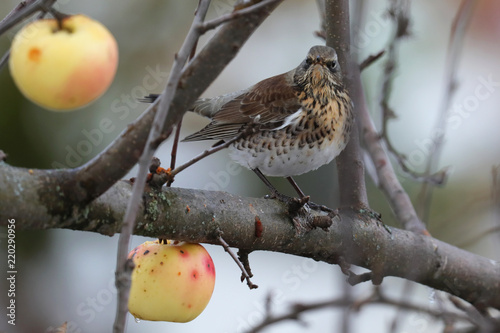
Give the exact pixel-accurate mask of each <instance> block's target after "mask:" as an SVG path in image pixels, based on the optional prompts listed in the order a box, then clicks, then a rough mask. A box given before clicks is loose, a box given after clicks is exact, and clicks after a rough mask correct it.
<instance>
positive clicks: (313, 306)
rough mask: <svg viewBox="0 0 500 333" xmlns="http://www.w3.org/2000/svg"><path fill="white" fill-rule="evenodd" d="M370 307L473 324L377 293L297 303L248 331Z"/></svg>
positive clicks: (458, 316)
mask: <svg viewBox="0 0 500 333" xmlns="http://www.w3.org/2000/svg"><path fill="white" fill-rule="evenodd" d="M368 305H386V306H395V307H399V308H402V309H405V310H407V311H413V312H418V313H423V314H427V315H429V316H432V317H435V318H438V319H439V318H442V317H443V316H447V317H450V318H453V319H455V320H460V321H464V322H471V320H470V317H469V316H466V315H463V314H461V313H457V312H451V311H441V310H435V309H429V308H426V307H422V306H418V305H415V304H411V303H409V302H406V301H399V300H393V299H390V298H388V297H385V296H384V295H383V294H381V293H376V294H374V295H370V296H368V297H366V298H363V299H358V300H355V299H352V298H344V297H342V298H338V299H332V300H327V301H322V302H316V303H309V304H303V303H296V304H293V305H292V306H291V309H290V311H289V312H288V313H285V314H283V315H280V316H267V317H266V318H265V319H264V321H263V322H261V323H260V324H259V325H257V326H255V327H254V328H253V329H252V330H250V331H248V333H257V332H261V331H262V330H263V329H264V328H267V327H269V326H271V325H273V324H276V323H279V322H283V321H287V320H300V315H301V314H303V313H305V312H309V311H313V310H318V309H323V308H329V307H353V308H355V309H356V310H359V309H360V308H362V307H365V306H368ZM483 325H484V324H483ZM480 327H483V326H480Z"/></svg>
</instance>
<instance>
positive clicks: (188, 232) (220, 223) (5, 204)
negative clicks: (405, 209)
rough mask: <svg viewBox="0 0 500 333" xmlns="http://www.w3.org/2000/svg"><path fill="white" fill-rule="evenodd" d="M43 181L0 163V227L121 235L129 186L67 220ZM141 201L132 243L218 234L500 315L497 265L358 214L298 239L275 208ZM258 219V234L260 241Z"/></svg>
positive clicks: (204, 199)
mask: <svg viewBox="0 0 500 333" xmlns="http://www.w3.org/2000/svg"><path fill="white" fill-rule="evenodd" d="M45 177H46V172H45V171H40V170H32V171H31V172H30V171H29V170H27V169H21V168H14V167H11V166H9V165H7V164H5V163H4V162H0V188H1V189H2V190H1V191H0V203H2V208H1V209H0V225H6V224H7V222H8V219H12V218H15V219H16V226H19V227H20V228H24V229H29V230H36V229H49V228H66V229H74V230H87V231H95V232H99V233H101V234H105V235H113V234H114V233H116V232H118V231H119V230H120V227H121V221H122V220H123V216H124V214H125V210H126V206H127V202H128V199H129V197H130V193H131V185H130V184H129V183H128V182H124V181H122V182H119V183H117V184H116V185H114V186H113V187H112V188H111V189H110V190H109V191H107V192H106V193H105V194H104V195H102V196H101V197H99V198H98V199H96V200H95V201H94V202H92V203H91V204H90V205H89V206H88V207H86V208H84V209H82V210H80V211H78V210H75V211H73V212H72V213H71V215H70V216H69V218H64V217H63V216H54V215H53V214H50V213H49V212H47V210H46V209H45V206H44V203H43V202H42V201H41V199H40V198H39V197H38V192H39V187H40V186H43V184H44V178H45ZM145 198H146V201H145V203H144V205H143V207H142V208H143V210H142V214H140V216H139V217H138V223H137V227H136V229H135V231H134V233H135V234H137V235H144V236H151V237H164V238H173V239H178V240H186V241H190V242H203V243H212V244H218V235H219V234H220V232H222V233H223V234H224V239H225V240H226V242H227V243H228V244H229V245H230V246H233V247H238V248H242V249H248V250H266V251H278V252H283V253H289V254H294V255H299V256H304V257H309V258H313V259H315V260H321V261H324V262H328V263H337V262H339V260H341V259H343V260H346V261H347V262H349V263H352V264H355V265H359V266H362V267H365V268H368V269H370V270H372V272H373V276H374V280H376V281H380V280H381V278H382V277H384V276H398V277H402V278H406V279H409V280H413V281H416V282H419V283H422V284H425V285H427V286H429V287H431V288H435V289H439V290H444V291H448V292H450V293H452V294H454V295H456V296H459V297H460V298H463V299H464V300H467V301H469V302H471V303H473V304H474V305H476V306H478V307H482V306H492V307H495V308H497V309H500V263H498V262H495V261H493V260H489V259H486V258H483V257H480V256H477V255H474V254H472V253H469V252H467V251H464V250H461V249H459V248H456V247H454V246H451V245H449V244H446V243H443V242H441V241H439V240H437V239H433V238H432V237H429V236H422V235H419V234H416V233H413V232H409V231H404V230H400V229H395V228H393V229H392V230H391V231H390V232H389V230H388V229H387V228H386V227H384V226H383V225H382V224H381V223H380V221H378V220H376V219H374V218H373V217H372V216H371V215H370V214H367V213H366V212H365V211H363V210H361V211H355V210H350V209H344V210H341V211H340V218H341V220H340V221H337V220H334V223H333V224H332V226H331V227H330V228H329V229H328V231H326V232H325V231H323V230H321V229H315V230H313V231H310V232H308V233H306V234H304V235H302V236H300V237H299V236H297V235H296V233H295V229H294V227H293V225H292V223H291V221H290V218H289V217H288V215H287V214H286V207H284V206H283V205H282V204H281V203H279V202H276V201H274V200H266V199H255V198H244V197H240V196H235V195H231V194H228V193H224V192H210V191H200V190H189V189H180V188H164V189H163V190H162V191H161V192H155V191H153V190H149V192H147V193H146V195H145ZM60 199H61V201H64V200H67V198H65V197H61V198H60ZM187 205H189V210H188V209H186V206H187ZM19 207H24V208H23V209H19ZM256 215H258V216H259V218H260V221H261V222H262V226H263V230H262V234H261V235H260V237H258V238H257V237H256V236H255V216H256Z"/></svg>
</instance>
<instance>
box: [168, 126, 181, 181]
mask: <svg viewBox="0 0 500 333" xmlns="http://www.w3.org/2000/svg"><path fill="white" fill-rule="evenodd" d="M181 126H182V119H181V121H179V123H178V124H177V128H176V129H175V136H174V143H173V145H172V151H171V152H170V170H174V169H175V162H176V161H177V148H178V147H179V137H180V135H181ZM173 182H174V177H170V179H169V180H168V181H167V186H168V187H170V186H171V185H172V183H173Z"/></svg>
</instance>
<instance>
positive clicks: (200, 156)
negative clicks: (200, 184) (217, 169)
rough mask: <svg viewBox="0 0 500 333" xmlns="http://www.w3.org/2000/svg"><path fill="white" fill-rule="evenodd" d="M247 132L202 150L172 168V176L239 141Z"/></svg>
mask: <svg viewBox="0 0 500 333" xmlns="http://www.w3.org/2000/svg"><path fill="white" fill-rule="evenodd" d="M245 133H246V132H241V133H240V134H239V135H238V136H235V137H234V138H232V139H231V140H228V141H226V142H224V143H221V144H220V145H217V146H215V147H211V148H210V149H207V150H205V151H204V152H202V153H200V154H198V155H197V156H195V157H193V158H192V159H191V160H189V161H188V162H186V163H184V164H182V165H181V166H179V167H177V168H175V169H174V170H172V172H170V176H171V178H172V179H173V177H174V176H175V175H177V174H178V173H179V172H181V171H183V170H184V169H187V168H188V167H190V166H191V165H193V164H195V163H196V162H198V161H199V160H201V159H203V158H205V157H207V156H209V155H212V154H215V153H216V152H218V151H219V150H222V149H224V148H227V147H229V146H230V145H232V144H233V143H235V142H236V141H238V140H239V139H241V138H242V137H243V136H244V135H245Z"/></svg>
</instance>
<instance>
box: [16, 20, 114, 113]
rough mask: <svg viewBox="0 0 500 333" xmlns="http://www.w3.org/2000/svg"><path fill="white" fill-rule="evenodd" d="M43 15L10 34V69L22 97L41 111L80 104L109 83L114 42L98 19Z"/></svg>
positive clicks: (112, 72)
mask: <svg viewBox="0 0 500 333" xmlns="http://www.w3.org/2000/svg"><path fill="white" fill-rule="evenodd" d="M61 24H62V28H61V29H60V28H59V27H58V22H57V21H56V20H55V19H44V20H38V21H35V22H33V23H30V24H28V25H26V26H25V27H23V28H22V29H21V30H20V31H19V32H18V33H17V34H16V36H15V37H14V40H13V42H12V47H11V54H10V60H9V68H10V73H11V75H12V77H13V79H14V82H15V83H16V85H17V87H18V88H19V90H21V92H22V93H23V95H24V96H26V97H27V98H28V99H30V100H31V101H33V102H34V103H36V104H38V105H40V106H43V107H45V108H47V109H51V110H57V111H65V110H72V109H76V108H80V107H82V106H85V105H87V104H89V103H90V102H92V101H94V100H95V99H97V98H98V97H99V96H101V95H102V94H103V93H104V92H105V91H106V90H107V89H108V87H109V85H110V84H111V82H112V81H113V78H114V76H115V73H116V68H117V65H118V46H117V44H116V40H115V39H114V37H113V35H112V34H111V33H110V32H109V31H108V29H106V27H104V26H103V25H102V24H101V23H99V22H97V21H94V20H92V19H90V18H88V17H87V16H84V15H74V16H68V17H66V18H64V19H63V20H62V22H61Z"/></svg>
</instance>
